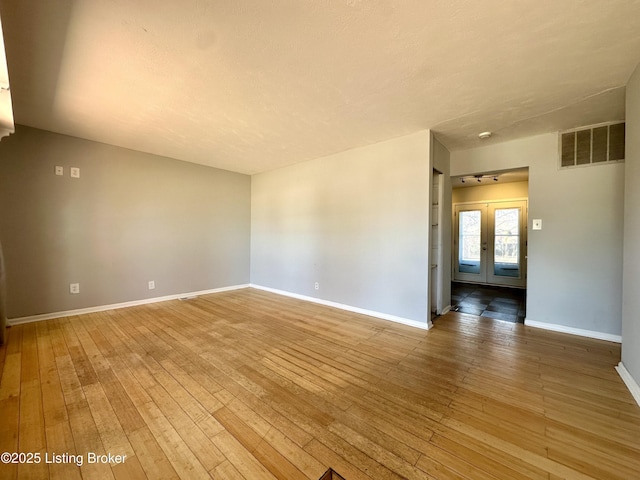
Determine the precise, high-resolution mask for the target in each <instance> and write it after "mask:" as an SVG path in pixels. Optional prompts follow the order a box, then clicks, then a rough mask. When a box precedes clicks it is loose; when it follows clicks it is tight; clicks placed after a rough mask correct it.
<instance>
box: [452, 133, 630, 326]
mask: <svg viewBox="0 0 640 480" xmlns="http://www.w3.org/2000/svg"><path fill="white" fill-rule="evenodd" d="M520 167H529V232H528V234H529V235H528V240H529V245H528V256H529V259H528V279H527V320H530V321H536V322H543V323H549V324H555V325H562V326H566V327H571V328H578V329H583V330H590V331H593V332H600V333H605V334H611V335H620V333H621V317H622V308H621V300H622V294H621V292H622V232H623V206H624V200H623V190H624V168H625V165H624V163H618V164H607V165H600V166H593V167H583V168H574V169H565V170H560V169H559V168H558V136H557V135H556V134H546V135H539V136H535V137H528V138H524V139H520V140H514V141H510V142H504V143H500V144H494V145H489V146H486V147H480V148H475V149H471V150H464V151H457V152H452V154H451V175H454V176H456V175H463V174H474V173H483V172H490V171H495V170H506V169H513V168H520ZM534 218H540V219H542V225H543V229H542V230H541V231H532V230H531V228H530V227H531V220H532V219H534Z"/></svg>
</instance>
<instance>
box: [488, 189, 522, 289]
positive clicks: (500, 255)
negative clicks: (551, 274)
mask: <svg viewBox="0 0 640 480" xmlns="http://www.w3.org/2000/svg"><path fill="white" fill-rule="evenodd" d="M526 212H527V208H526V202H524V201H518V202H496V203H490V204H489V205H488V216H489V225H488V227H489V235H490V236H491V237H493V238H490V243H489V247H490V249H491V251H490V252H489V259H490V265H488V267H487V268H488V271H487V282H488V283H492V284H496V285H511V286H514V287H524V286H526V261H525V255H526V221H527V219H526Z"/></svg>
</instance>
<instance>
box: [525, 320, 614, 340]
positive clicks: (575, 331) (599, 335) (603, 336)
mask: <svg viewBox="0 0 640 480" xmlns="http://www.w3.org/2000/svg"><path fill="white" fill-rule="evenodd" d="M524 324H525V325H527V326H528V327H535V328H542V329H544V330H551V331H554V332H560V333H569V334H571V335H579V336H581V337H589V338H595V339H597V340H607V341H609V342H615V343H622V336H620V335H613V334H611V333H603V332H595V331H593V330H583V329H582V328H573V327H565V326H564V325H557V324H555V323H544V322H535V321H533V320H529V319H525V321H524Z"/></svg>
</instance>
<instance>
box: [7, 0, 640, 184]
mask: <svg viewBox="0 0 640 480" xmlns="http://www.w3.org/2000/svg"><path fill="white" fill-rule="evenodd" d="M0 13H1V14H2V21H3V27H4V35H5V43H6V48H7V61H8V64H9V75H10V80H11V88H12V96H13V104H14V113H15V118H16V123H20V124H24V125H29V126H33V127H37V128H42V129H46V130H51V131H54V132H59V133H64V134H69V135H74V136H77V137H82V138H87V139H91V140H96V141H100V142H104V143H110V144H113V145H119V146H123V147H128V148H131V149H135V150H141V151H145V152H150V153H155V154H159V155H165V156H168V157H173V158H177V159H181V160H186V161H191V162H196V163H201V164H205V165H211V166H215V167H219V168H224V169H227V170H233V171H238V172H243V173H256V172H261V171H266V170H271V169H274V168H278V167H281V166H284V165H288V164H292V163H296V162H300V161H303V160H308V159H311V158H316V157H320V156H323V155H327V154H331V153H335V152H338V151H342V150H346V149H349V148H354V147H358V146H363V145H367V144H370V143H374V142H377V141H381V140H385V139H389V138H393V137H397V136H400V135H404V134H408V133H412V132H415V131H417V130H421V129H427V128H432V129H433V130H434V131H435V132H436V133H437V135H438V137H439V138H440V139H441V140H442V141H443V142H444V143H445V145H447V146H448V147H449V148H451V149H459V148H469V147H473V146H476V145H478V144H479V143H478V142H479V141H478V139H477V134H478V132H480V131H483V130H492V131H494V132H495V136H494V138H492V139H491V140H489V142H493V141H501V140H505V139H509V138H516V137H519V136H525V135H530V134H534V133H542V132H545V131H552V130H556V129H566V128H571V127H575V126H579V125H584V124H589V123H597V122H601V121H606V120H613V119H621V118H623V117H624V85H625V84H626V82H627V80H628V78H629V77H630V75H631V73H632V71H633V69H634V68H635V66H636V64H637V63H638V62H639V61H640V0H638V1H634V0H606V1H602V0H562V1H558V0H520V1H508V2H505V1H504V0H486V1H482V2H478V1H476V0H458V1H456V0H450V1H445V0H442V1H436V0H433V1H425V0H405V1H402V2H397V1H392V0H367V1H364V0H341V1H338V0H324V1H311V0H307V1H301V0H288V1H286V0H282V1H275V0H234V1H231V0H228V1H205V0H181V1H180V2H177V1H175V0H153V1H151V0H137V1H131V0H109V1H107V0H83V1H80V0H77V1H73V0H66V1H65V0H59V1H43V0H0Z"/></svg>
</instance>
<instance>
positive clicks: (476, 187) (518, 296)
mask: <svg viewBox="0 0 640 480" xmlns="http://www.w3.org/2000/svg"><path fill="white" fill-rule="evenodd" d="M528 180H529V172H528V169H526V168H525V169H518V170H509V171H498V172H486V173H482V174H472V175H465V176H458V177H452V205H453V219H452V249H451V253H452V284H451V305H452V310H454V311H459V312H462V313H469V314H472V315H477V316H481V317H487V318H493V319H496V320H504V321H510V322H518V323H523V322H524V318H525V315H526V310H525V308H526V286H527V222H528V219H527V215H528V196H529V195H528V192H529V182H528Z"/></svg>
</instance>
